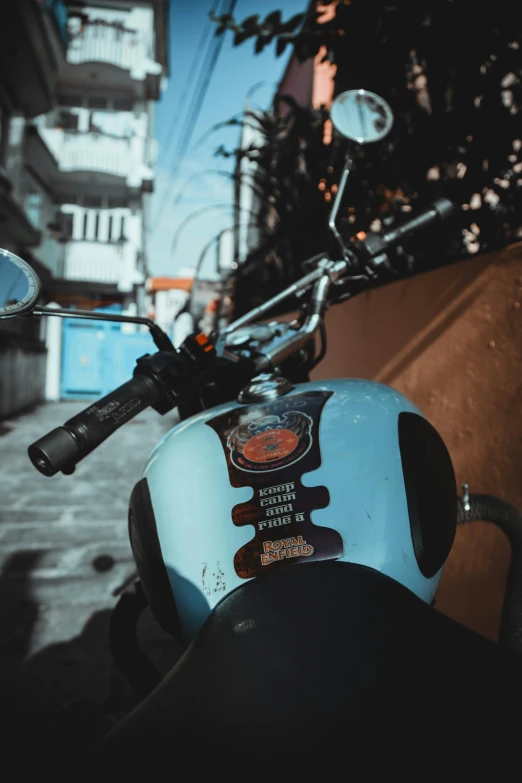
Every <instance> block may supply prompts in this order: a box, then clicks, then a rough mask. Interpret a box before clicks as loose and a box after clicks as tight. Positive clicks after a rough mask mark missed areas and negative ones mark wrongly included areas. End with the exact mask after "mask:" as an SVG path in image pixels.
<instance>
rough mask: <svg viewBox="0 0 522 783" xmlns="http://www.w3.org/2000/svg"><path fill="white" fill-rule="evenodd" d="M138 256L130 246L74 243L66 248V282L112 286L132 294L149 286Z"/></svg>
mask: <svg viewBox="0 0 522 783" xmlns="http://www.w3.org/2000/svg"><path fill="white" fill-rule="evenodd" d="M137 258H138V254H137V252H136V248H135V247H134V246H133V245H132V244H131V243H130V242H122V243H117V244H116V243H110V242H92V241H88V240H71V241H70V242H68V243H67V245H66V248H65V265H64V274H63V276H64V278H65V279H66V280H86V281H88V282H91V283H108V284H113V285H117V286H118V290H120V291H132V289H133V286H134V285H141V284H143V283H144V282H145V276H144V274H143V272H141V271H140V270H139V269H138V268H137Z"/></svg>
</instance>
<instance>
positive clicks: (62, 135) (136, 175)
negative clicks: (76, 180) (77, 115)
mask: <svg viewBox="0 0 522 783" xmlns="http://www.w3.org/2000/svg"><path fill="white" fill-rule="evenodd" d="M39 133H40V134H41V136H42V138H43V139H44V141H45V142H46V143H47V145H48V147H49V149H50V150H51V152H52V153H53V155H54V157H55V158H56V160H57V161H58V167H59V169H60V171H62V172H68V171H75V172H78V171H92V172H99V173H102V174H109V175H112V176H115V177H121V178H122V179H124V180H125V181H126V184H127V185H128V186H129V187H136V188H139V187H141V186H142V184H143V182H144V181H151V180H152V179H153V178H154V172H153V171H152V169H151V168H149V167H148V166H146V165H145V164H144V163H143V162H142V161H143V158H144V155H145V140H144V139H142V138H139V137H136V136H135V137H133V138H131V139H125V138H116V137H114V136H108V135H106V134H103V133H92V132H91V133H78V132H75V131H64V130H62V129H61V128H40V129H39Z"/></svg>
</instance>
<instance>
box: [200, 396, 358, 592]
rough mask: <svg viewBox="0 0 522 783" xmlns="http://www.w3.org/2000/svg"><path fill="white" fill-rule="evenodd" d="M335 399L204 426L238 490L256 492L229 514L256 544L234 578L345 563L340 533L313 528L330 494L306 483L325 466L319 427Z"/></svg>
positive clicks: (292, 402)
mask: <svg viewBox="0 0 522 783" xmlns="http://www.w3.org/2000/svg"><path fill="white" fill-rule="evenodd" d="M332 393H333V392H304V393H303V394H296V395H292V396H290V397H281V398H279V399H277V400H273V401H270V402H267V403H262V404H259V405H249V406H248V407H242V408H235V409H234V410H232V411H228V412H227V413H224V414H222V415H221V416H216V417H215V418H213V419H210V420H209V421H207V424H208V426H209V427H211V428H212V429H213V430H214V431H215V432H216V433H217V435H218V436H219V439H220V441H221V445H222V446H223V450H224V452H225V457H226V460H227V467H228V474H229V478H230V483H231V485H232V486H233V487H245V486H249V487H252V488H253V490H254V495H253V497H252V499H251V500H249V501H248V502H247V503H240V504H239V505H237V506H234V508H233V509H232V521H233V523H234V524H235V525H237V526H238V527H243V526H245V525H253V526H254V528H255V531H256V532H255V537H254V538H253V539H252V540H251V541H249V542H248V543H247V544H245V546H243V547H242V548H241V549H240V550H239V551H238V552H236V554H235V557H234V567H235V570H236V573H237V575H238V576H239V577H241V578H242V579H249V578H251V577H254V576H259V575H261V574H263V573H267V571H268V570H274V569H275V568H280V567H282V566H285V565H290V564H292V563H303V562H310V561H313V560H334V559H337V558H339V557H342V554H343V549H344V546H343V540H342V538H341V536H340V534H339V533H338V532H337V531H336V530H332V529H331V528H327V527H322V526H319V525H314V524H313V523H312V521H311V513H312V511H314V510H316V509H320V508H326V506H328V504H329V503H330V493H329V492H328V489H327V488H326V487H305V486H303V485H302V483H301V476H302V475H303V474H305V473H309V472H310V471H313V470H317V468H318V467H320V465H321V452H320V448H319V422H320V418H321V413H322V410H323V407H324V405H325V403H326V401H327V400H328V398H329V397H330V396H331V395H332Z"/></svg>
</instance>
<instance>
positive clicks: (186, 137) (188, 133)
mask: <svg viewBox="0 0 522 783" xmlns="http://www.w3.org/2000/svg"><path fill="white" fill-rule="evenodd" d="M236 2H237V0H229V3H228V8H227V10H226V12H225V13H227V14H232V12H233V11H234V8H235V5H236ZM224 39H225V36H224V34H223V35H221V36H218V37H216V41H215V44H214V50H213V52H212V54H211V55H210V63H209V64H208V66H207V67H206V69H205V72H204V76H203V79H202V80H201V83H200V85H199V89H198V90H197V92H196V94H195V98H194V101H193V104H192V108H191V111H190V113H189V114H188V115H187V117H186V120H185V124H184V129H183V132H182V136H181V141H180V143H179V146H178V154H177V156H176V157H175V159H174V161H173V166H172V168H171V170H170V176H171V177H172V179H175V178H176V177H177V175H178V172H179V169H180V167H181V165H182V164H183V162H184V159H185V156H186V154H187V150H188V147H189V144H190V141H191V139H192V134H193V132H194V128H195V125H196V122H197V119H198V117H199V113H200V111H201V108H202V106H203V101H204V99H205V95H206V92H207V89H208V85H209V84H210V80H211V78H212V75H213V72H214V69H215V67H216V63H217V60H218V57H219V54H220V52H221V49H222V47H223V42H224ZM168 195H169V194H168V193H167V194H166V197H165V198H164V199H163V201H162V203H161V205H160V209H159V211H158V214H157V216H156V220H155V222H154V229H155V228H156V227H157V226H158V224H159V222H160V219H161V217H162V215H163V212H164V211H165V207H166V205H167V203H168V200H169V199H168Z"/></svg>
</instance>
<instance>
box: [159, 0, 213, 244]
mask: <svg viewBox="0 0 522 783" xmlns="http://www.w3.org/2000/svg"><path fill="white" fill-rule="evenodd" d="M219 2H220V0H212V2H211V5H210V10H209V14H215V13H216V10H217V7H218V5H219ZM211 33H212V27H211V26H207V25H203V27H202V29H201V35H200V38H199V41H198V43H197V46H196V50H195V52H194V57H193V59H192V62H191V65H190V69H189V73H190V76H189V78H188V79H187V80H186V81H185V84H184V86H183V90H182V93H181V97H180V99H179V105H180V106H182V107H183V106H185V104H186V103H187V101H188V98H189V94H190V91H191V89H192V87H193V84H194V80H195V78H196V75H197V73H198V66H199V81H201V79H202V75H203V72H204V68H203V65H204V63H205V61H206V60H207V59H208V56H209V55H208V52H209V51H210V49H209V43H210V40H209V39H210V37H211ZM203 50H208V51H206V52H205V54H203V57H202V56H201V52H202V51H203ZM194 94H195V93H194ZM188 111H189V112H190V107H189V109H188ZM182 116H183V115H182V112H181V111H179V112H176V111H173V112H172V119H171V122H170V125H169V129H168V131H167V134H166V138H167V145H168V146H167V149H166V153H167V155H168V157H169V160H170V162H169V164H168V166H167V170H169V169H170V168H171V167H172V164H173V163H174V160H175V157H176V149H177V148H179V137H178V136H177V135H175V130H176V128H177V126H178V124H179V122H180V119H181V117H182ZM170 152H172V153H173V154H172V155H170V154H169V153H170ZM163 191H164V194H163V199H162V202H161V204H163V202H164V200H165V197H166V195H167V192H168V178H167V180H166V182H165V183H164V185H163ZM160 209H161V205H160ZM160 209H158V212H157V213H156V217H155V218H154V225H153V227H152V231H153V232H154V231H155V230H156V228H157V226H158V223H159V218H158V215H159V212H160Z"/></svg>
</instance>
